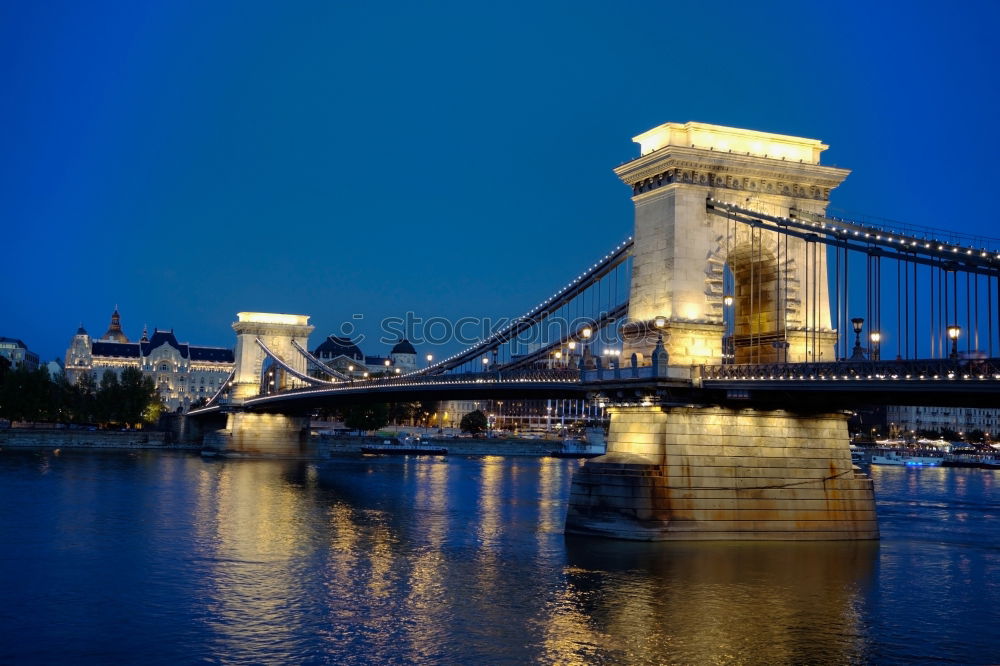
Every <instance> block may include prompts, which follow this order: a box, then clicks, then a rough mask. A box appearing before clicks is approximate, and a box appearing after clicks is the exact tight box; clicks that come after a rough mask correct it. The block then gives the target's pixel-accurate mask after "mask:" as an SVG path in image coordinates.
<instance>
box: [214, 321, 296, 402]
mask: <svg viewBox="0 0 1000 666" xmlns="http://www.w3.org/2000/svg"><path fill="white" fill-rule="evenodd" d="M236 317H237V320H236V321H235V322H233V330H234V331H236V367H235V369H234V375H233V386H232V390H231V393H230V396H231V397H230V400H231V401H232V402H234V403H237V404H239V403H242V402H243V401H244V400H245V399H247V398H250V397H253V396H255V395H257V394H259V393H260V382H261V372H262V371H263V365H264V357H265V356H266V355H265V354H264V350H263V349H261V348H260V345H258V344H257V338H260V341H261V342H263V343H264V344H265V345H267V347H268V349H270V350H271V351H272V352H274V353H275V355H277V356H278V357H279V358H280V359H281V360H282V361H284V362H285V363H287V364H288V366H289V367H291V368H294V369H295V370H296V371H298V372H300V373H302V374H306V359H305V357H303V356H302V354H300V353H299V352H298V350H296V349H295V347H293V346H292V342H293V341H294V342H297V343H298V344H299V345H300V346H301V347H302V348H303V349H308V348H309V334H310V333H312V332H313V328H314V327H313V326H310V325H309V316H308V315H293V314H276V313H272V312H240V313H237V315H236ZM274 381H275V388H277V389H288V388H295V387H297V386H303V385H305V382H302V381H301V380H299V379H296V378H295V377H293V376H291V375H290V374H288V373H287V372H284V371H279V372H276V374H275V377H274Z"/></svg>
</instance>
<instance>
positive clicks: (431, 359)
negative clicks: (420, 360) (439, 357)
mask: <svg viewBox="0 0 1000 666" xmlns="http://www.w3.org/2000/svg"><path fill="white" fill-rule="evenodd" d="M433 360H434V354H428V355H427V365H430V364H431V361H433Z"/></svg>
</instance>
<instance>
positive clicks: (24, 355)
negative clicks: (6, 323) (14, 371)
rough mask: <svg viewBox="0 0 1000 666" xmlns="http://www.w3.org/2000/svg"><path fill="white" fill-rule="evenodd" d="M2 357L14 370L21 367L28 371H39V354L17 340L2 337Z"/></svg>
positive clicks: (0, 342)
mask: <svg viewBox="0 0 1000 666" xmlns="http://www.w3.org/2000/svg"><path fill="white" fill-rule="evenodd" d="M0 356H3V357H4V358H6V359H7V360H9V361H10V366H11V367H12V368H16V367H17V366H19V365H20V366H24V367H25V368H26V369H28V370H37V369H38V354H36V353H35V352H33V351H31V350H30V349H28V345H26V344H24V343H23V342H21V341H20V340H18V339H17V338H4V337H0Z"/></svg>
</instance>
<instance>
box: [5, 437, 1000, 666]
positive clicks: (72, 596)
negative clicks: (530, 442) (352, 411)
mask: <svg viewBox="0 0 1000 666" xmlns="http://www.w3.org/2000/svg"><path fill="white" fill-rule="evenodd" d="M579 464H580V463H579V462H578V461H566V460H554V459H534V458H501V457H490V456H487V457H469V458H463V457H451V458H448V459H415V458H391V459H390V458H372V457H360V456H359V457H344V458H338V459H333V460H329V461H323V462H318V463H310V462H292V461H216V460H203V459H201V458H199V457H197V456H191V455H186V454H183V453H165V452H148V453H146V452H131V453H125V452H121V453H118V452H94V451H87V452H66V451H63V452H61V453H60V454H55V453H52V452H38V451H34V452H31V451H11V450H5V451H2V452H0V601H2V603H0V662H2V663H74V664H108V663H142V664H183V663H192V662H202V663H225V664H229V663H233V664H236V663H248V664H249V663H337V664H351V663H358V664H361V663H445V664H456V663H477V664H503V663H512V664H519V663H559V664H572V663H682V664H729V663H733V664H740V663H746V664H757V663H760V664H780V663H785V664H802V663H834V664H839V663H879V664H889V663H914V662H921V663H926V662H945V663H958V664H987V663H998V662H1000V625H998V619H1000V614H998V609H1000V472H990V471H982V470H961V469H919V468H888V467H874V468H873V470H872V473H873V476H874V478H875V486H876V491H877V494H878V510H879V519H880V522H881V528H882V535H883V538H882V540H881V542H879V543H811V544H810V543H764V544H752V543H751V544H748V543H697V544H665V543H660V544H637V543H623V542H608V541H600V540H588V539H575V538H574V539H567V538H566V537H564V536H563V534H562V524H563V517H564V514H565V507H566V497H567V495H568V492H569V483H570V478H571V476H572V473H573V470H574V469H575V468H576V467H577V466H578V465H579Z"/></svg>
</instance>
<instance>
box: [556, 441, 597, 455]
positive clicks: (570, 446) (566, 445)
mask: <svg viewBox="0 0 1000 666" xmlns="http://www.w3.org/2000/svg"><path fill="white" fill-rule="evenodd" d="M604 448H605V447H604V444H603V443H602V444H592V443H590V442H585V441H583V440H582V439H573V438H569V439H564V440H563V443H562V448H561V449H556V450H555V451H549V455H550V456H552V457H553V458H596V457H597V456H603V455H604Z"/></svg>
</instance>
